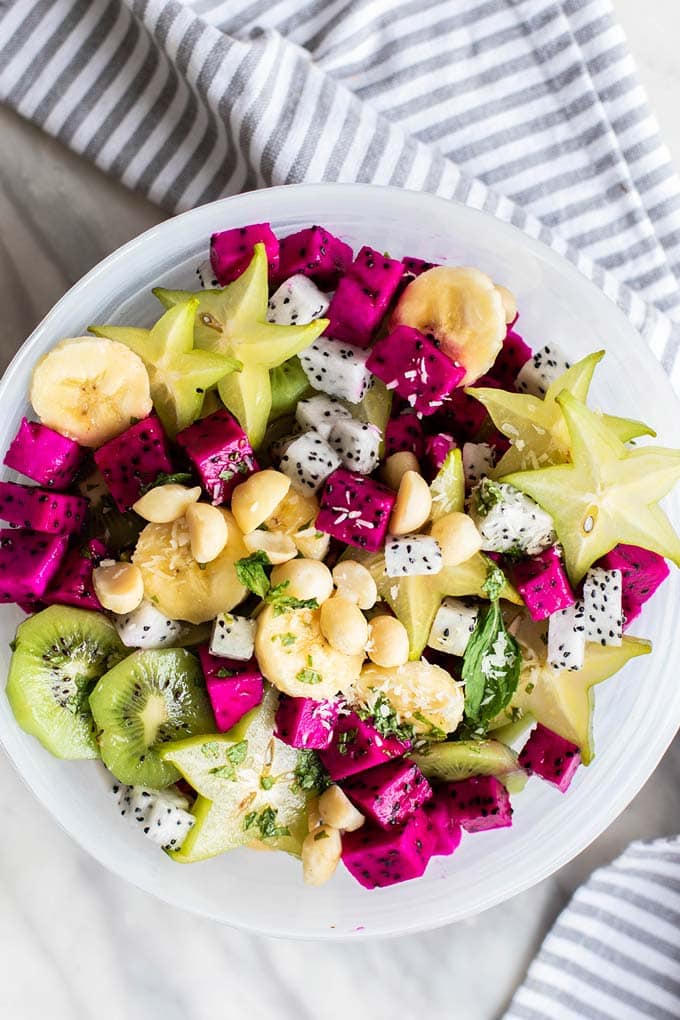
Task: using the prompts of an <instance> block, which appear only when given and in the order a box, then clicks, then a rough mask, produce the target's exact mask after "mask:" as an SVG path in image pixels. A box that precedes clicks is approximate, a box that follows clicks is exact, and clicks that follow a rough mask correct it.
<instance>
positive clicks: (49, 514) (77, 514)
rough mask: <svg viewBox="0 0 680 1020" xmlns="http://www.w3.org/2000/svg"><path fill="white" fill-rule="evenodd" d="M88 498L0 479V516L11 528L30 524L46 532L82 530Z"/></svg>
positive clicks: (62, 533)
mask: <svg viewBox="0 0 680 1020" xmlns="http://www.w3.org/2000/svg"><path fill="white" fill-rule="evenodd" d="M87 506H88V504H87V500H86V499H83V497H82V496H67V495H65V494H64V493H61V492H54V490H52V489H39V488H38V487H37V486H35V485H18V484H17V483H16V482H0V519H2V520H3V521H7V522H8V523H9V524H11V525H12V527H14V528H31V529H32V530H33V531H42V532H44V533H45V534H46V535H66V534H73V533H75V532H78V531H81V530H82V527H83V524H84V523H85V516H86V514H87Z"/></svg>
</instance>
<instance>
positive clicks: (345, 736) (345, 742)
mask: <svg viewBox="0 0 680 1020" xmlns="http://www.w3.org/2000/svg"><path fill="white" fill-rule="evenodd" d="M358 733H359V730H358V729H357V728H356V727H354V728H353V729H351V730H344V732H342V733H339V734H338V739H337V747H338V754H347V753H348V751H349V749H350V747H351V745H352V744H353V743H354V741H355V740H356V738H357V736H358Z"/></svg>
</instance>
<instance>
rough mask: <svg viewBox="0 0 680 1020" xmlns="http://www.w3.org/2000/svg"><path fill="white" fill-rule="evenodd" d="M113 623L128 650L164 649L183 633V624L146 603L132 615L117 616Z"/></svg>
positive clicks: (151, 604)
mask: <svg viewBox="0 0 680 1020" xmlns="http://www.w3.org/2000/svg"><path fill="white" fill-rule="evenodd" d="M113 622H114V624H115V627H116V630H117V631H118V636H119V637H120V639H121V641H122V642H123V644H124V645H125V647H126V648H163V647H164V646H165V645H169V644H172V642H173V641H175V640H176V639H177V638H178V637H179V635H180V633H181V632H182V624H181V623H178V622H177V620H170V619H168V617H167V616H165V614H164V613H161V612H160V610H159V609H156V607H155V606H154V605H153V603H151V602H146V601H145V602H142V604H141V605H140V606H138V607H137V609H135V610H133V611H132V612H131V613H125V614H123V615H120V616H115V617H114V621H113Z"/></svg>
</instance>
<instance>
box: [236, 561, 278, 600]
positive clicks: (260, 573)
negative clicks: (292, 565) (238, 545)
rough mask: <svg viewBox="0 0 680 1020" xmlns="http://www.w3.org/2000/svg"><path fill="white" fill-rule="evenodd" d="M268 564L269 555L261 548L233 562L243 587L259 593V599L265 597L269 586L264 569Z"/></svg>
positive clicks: (269, 564)
mask: <svg viewBox="0 0 680 1020" xmlns="http://www.w3.org/2000/svg"><path fill="white" fill-rule="evenodd" d="M270 566H271V561H270V559H269V557H268V556H267V554H266V552H263V551H262V550H261V549H260V550H258V551H257V552H254V553H251V554H250V556H244V557H243V559H241V560H237V561H236V563H235V564H234V567H235V569H236V576H237V577H238V579H239V581H240V582H241V584H242V585H243V587H244V588H247V589H248V591H252V592H253V594H255V595H259V597H260V598H261V599H263V598H264V597H265V595H266V594H267V592H268V591H269V588H270V584H269V577H268V575H267V572H266V571H265V569H264V568H265V567H270Z"/></svg>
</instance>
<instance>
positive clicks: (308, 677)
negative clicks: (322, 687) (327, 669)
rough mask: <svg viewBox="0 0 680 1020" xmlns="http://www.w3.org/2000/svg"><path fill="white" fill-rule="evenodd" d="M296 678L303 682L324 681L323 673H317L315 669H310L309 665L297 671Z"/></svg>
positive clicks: (315, 682)
mask: <svg viewBox="0 0 680 1020" xmlns="http://www.w3.org/2000/svg"><path fill="white" fill-rule="evenodd" d="M295 679H296V680H299V681H300V683H301V684H321V683H323V677H322V676H321V673H317V671H316V670H315V669H310V667H309V666H306V667H305V669H301V670H300V672H299V673H296V675H295Z"/></svg>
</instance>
